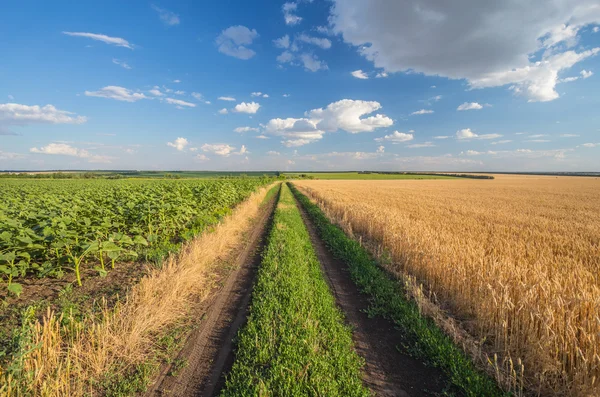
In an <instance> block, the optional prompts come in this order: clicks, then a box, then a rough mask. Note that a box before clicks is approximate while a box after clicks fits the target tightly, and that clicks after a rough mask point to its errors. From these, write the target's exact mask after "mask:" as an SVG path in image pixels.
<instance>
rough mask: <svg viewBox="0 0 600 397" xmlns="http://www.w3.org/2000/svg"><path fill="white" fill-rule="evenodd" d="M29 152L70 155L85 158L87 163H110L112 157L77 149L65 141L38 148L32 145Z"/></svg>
mask: <svg viewBox="0 0 600 397" xmlns="http://www.w3.org/2000/svg"><path fill="white" fill-rule="evenodd" d="M29 151H30V152H31V153H37V154H50V155H59V156H71V157H78V158H83V159H86V160H87V161H88V162H89V163H110V162H111V160H112V159H113V157H110V156H100V155H95V154H91V153H90V152H88V151H87V150H85V149H79V148H76V147H73V146H71V145H68V144H66V143H50V144H48V145H46V146H42V147H40V148H37V147H32V148H31V149H29Z"/></svg>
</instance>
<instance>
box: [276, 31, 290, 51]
mask: <svg viewBox="0 0 600 397" xmlns="http://www.w3.org/2000/svg"><path fill="white" fill-rule="evenodd" d="M273 44H275V47H277V48H283V49H286V48H290V36H289V35H287V34H286V35H285V36H283V37H280V38H278V39H275V40H273Z"/></svg>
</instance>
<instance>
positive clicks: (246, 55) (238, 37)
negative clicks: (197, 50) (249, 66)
mask: <svg viewBox="0 0 600 397" xmlns="http://www.w3.org/2000/svg"><path fill="white" fill-rule="evenodd" d="M257 37H258V33H257V32H256V29H252V30H250V29H248V28H247V27H245V26H241V25H238V26H230V27H228V28H227V29H225V30H224V31H223V32H221V34H220V35H219V36H218V37H217V39H216V44H217V45H218V46H219V52H221V53H223V54H225V55H229V56H232V57H235V58H239V59H250V58H252V57H253V56H254V55H256V52H254V51H253V50H251V49H250V48H248V47H246V46H248V45H251V44H252V41H253V40H254V39H256V38H257Z"/></svg>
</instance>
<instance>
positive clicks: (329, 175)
mask: <svg viewBox="0 0 600 397" xmlns="http://www.w3.org/2000/svg"><path fill="white" fill-rule="evenodd" d="M285 175H286V176H287V177H289V178H293V177H298V176H300V175H306V176H308V177H313V178H314V179H350V180H351V179H361V180H363V179H373V180H388V179H456V178H453V177H450V176H444V175H416V174H377V173H371V174H359V173H358V172H302V173H300V172H295V173H285Z"/></svg>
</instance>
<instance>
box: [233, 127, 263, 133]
mask: <svg viewBox="0 0 600 397" xmlns="http://www.w3.org/2000/svg"><path fill="white" fill-rule="evenodd" d="M233 131H234V132H237V133H238V134H243V133H244V132H250V131H255V132H258V131H259V129H258V128H254V127H237V128H236V129H234V130H233Z"/></svg>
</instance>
